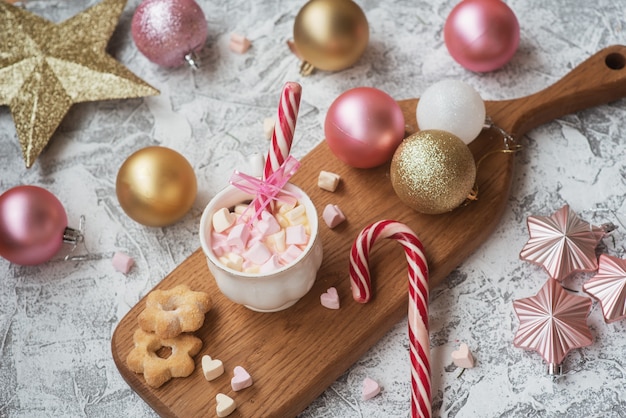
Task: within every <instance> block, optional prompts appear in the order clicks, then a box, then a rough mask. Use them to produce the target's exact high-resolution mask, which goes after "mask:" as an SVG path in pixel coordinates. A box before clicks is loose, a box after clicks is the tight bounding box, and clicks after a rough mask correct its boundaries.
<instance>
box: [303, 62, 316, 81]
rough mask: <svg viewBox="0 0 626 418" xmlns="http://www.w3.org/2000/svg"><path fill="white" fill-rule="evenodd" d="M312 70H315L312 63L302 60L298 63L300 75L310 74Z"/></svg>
mask: <svg viewBox="0 0 626 418" xmlns="http://www.w3.org/2000/svg"><path fill="white" fill-rule="evenodd" d="M313 71H315V67H314V66H313V64H311V63H310V62H307V61H302V64H300V75H301V76H302V77H308V76H310V75H311V74H313Z"/></svg>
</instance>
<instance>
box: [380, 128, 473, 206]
mask: <svg viewBox="0 0 626 418" xmlns="http://www.w3.org/2000/svg"><path fill="white" fill-rule="evenodd" d="M390 170H391V171H390V174H391V184H392V186H393V189H394V191H395V192H396V194H397V195H398V197H399V198H400V200H402V201H403V202H404V203H406V204H407V205H408V206H410V207H411V208H413V209H414V210H416V211H418V212H421V213H426V214H439V213H444V212H449V211H451V210H453V209H455V208H457V207H458V206H459V205H461V204H462V203H463V202H464V201H465V199H466V198H467V197H468V196H469V195H470V194H471V192H472V188H473V187H474V182H475V181H476V163H475V162H474V157H473V156H472V153H471V151H470V150H469V148H468V147H467V145H465V143H463V141H461V139H460V138H459V137H457V136H455V135H453V134H451V133H449V132H446V131H439V130H426V131H419V132H416V133H414V134H413V135H411V136H409V137H408V138H406V139H405V140H404V141H403V142H402V143H401V144H400V146H399V147H398V148H397V149H396V152H395V154H394V156H393V159H392V160H391V168H390Z"/></svg>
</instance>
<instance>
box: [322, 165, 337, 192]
mask: <svg viewBox="0 0 626 418" xmlns="http://www.w3.org/2000/svg"><path fill="white" fill-rule="evenodd" d="M339 180H341V177H340V176H339V174H335V173H331V172H330V171H324V170H322V171H320V175H319V177H318V178H317V186H318V187H319V188H320V189H324V190H328V191H329V192H334V191H335V190H337V186H338V185H339Z"/></svg>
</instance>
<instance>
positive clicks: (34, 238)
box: [0, 186, 67, 265]
mask: <svg viewBox="0 0 626 418" xmlns="http://www.w3.org/2000/svg"><path fill="white" fill-rule="evenodd" d="M66 227H67V214H66V213H65V209H64V208H63V205H62V204H61V202H60V201H59V199H57V198H56V197H55V196H54V195H53V194H52V193H50V192H49V191H47V190H45V189H42V188H41V187H37V186H17V187H14V188H12V189H9V190H7V191H6V192H4V193H3V194H2V195H0V256H2V257H4V258H6V259H7V260H9V261H10V262H12V263H15V264H20V265H36V264H41V263H44V262H46V261H48V260H50V259H51V258H52V256H54V255H55V254H56V253H57V252H58V251H59V249H60V248H61V245H62V244H63V233H64V232H65V228H66Z"/></svg>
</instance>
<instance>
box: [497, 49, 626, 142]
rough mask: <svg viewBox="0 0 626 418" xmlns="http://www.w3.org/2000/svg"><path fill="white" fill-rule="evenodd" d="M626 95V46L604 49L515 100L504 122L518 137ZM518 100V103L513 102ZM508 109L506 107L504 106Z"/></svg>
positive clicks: (507, 110)
mask: <svg viewBox="0 0 626 418" xmlns="http://www.w3.org/2000/svg"><path fill="white" fill-rule="evenodd" d="M623 97H626V46H623V45H613V46H609V47H607V48H604V49H602V50H600V51H599V52H597V53H596V54H594V55H592V56H591V57H589V58H588V59H587V60H586V61H584V62H582V63H581V64H580V65H578V66H577V67H576V68H574V69H573V70H572V71H570V72H569V73H568V74H566V75H565V76H564V77H563V78H562V79H560V80H559V81H557V82H556V83H554V84H553V85H551V86H549V87H547V88H545V89H543V90H541V91H539V92H537V93H535V94H532V95H530V96H526V97H522V98H518V99H515V100H511V103H510V104H511V105H510V106H506V108H507V109H506V112H511V113H510V114H508V115H506V114H505V113H502V116H503V119H504V120H505V121H511V126H506V123H504V124H501V125H500V126H502V127H503V128H504V129H505V130H506V131H507V132H509V133H510V134H511V135H512V136H513V137H514V138H520V137H521V136H522V135H524V134H525V133H526V132H528V131H530V130H531V129H534V128H536V127H538V126H540V125H542V124H544V123H546V122H549V121H552V120H554V119H557V118H560V117H562V116H564V115H568V114H570V113H574V112H578V111H581V110H584V109H587V108H590V107H594V106H598V105H601V104H605V103H609V102H613V101H615V100H618V99H621V98H623ZM513 102H514V103H513ZM502 110H504V109H502Z"/></svg>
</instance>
